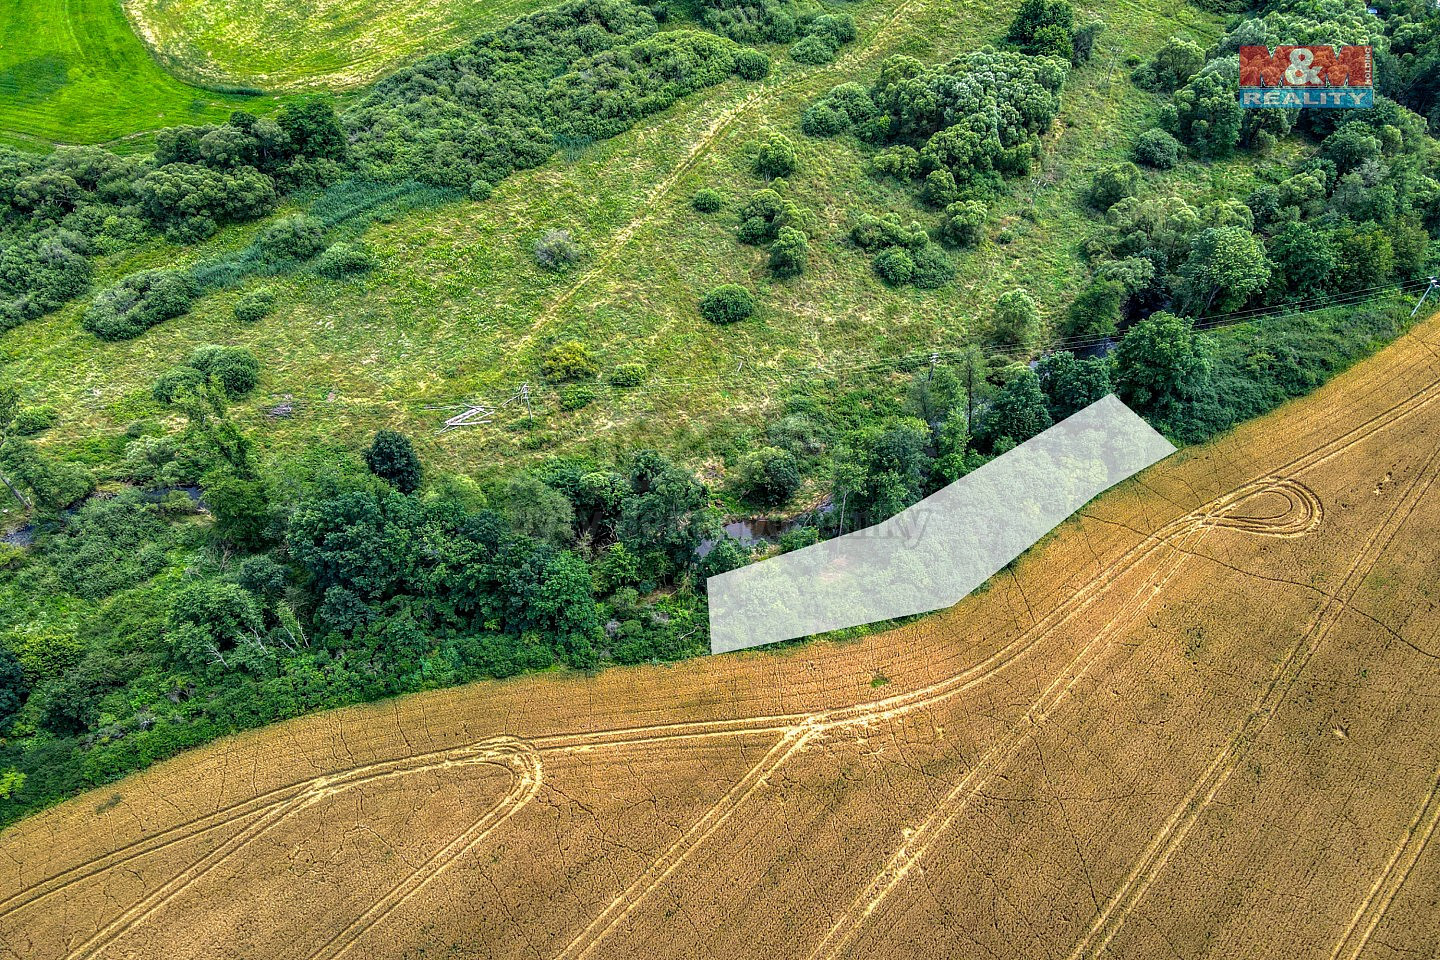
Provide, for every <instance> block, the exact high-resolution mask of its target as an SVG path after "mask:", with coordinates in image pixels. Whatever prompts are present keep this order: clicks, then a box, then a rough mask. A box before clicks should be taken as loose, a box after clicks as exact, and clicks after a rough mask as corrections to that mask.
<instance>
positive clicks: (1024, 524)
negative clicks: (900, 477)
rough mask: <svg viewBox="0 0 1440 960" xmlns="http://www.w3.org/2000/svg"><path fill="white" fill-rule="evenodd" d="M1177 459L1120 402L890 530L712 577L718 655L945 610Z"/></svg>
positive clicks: (989, 469)
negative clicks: (1151, 470)
mask: <svg viewBox="0 0 1440 960" xmlns="http://www.w3.org/2000/svg"><path fill="white" fill-rule="evenodd" d="M1174 452H1175V447H1174V446H1173V445H1172V444H1171V443H1170V442H1169V441H1168V440H1166V439H1165V438H1164V437H1162V436H1161V435H1160V434H1158V433H1156V432H1155V431H1154V430H1153V429H1151V427H1150V425H1149V424H1147V423H1146V422H1145V421H1144V420H1142V419H1140V417H1139V416H1138V415H1136V413H1135V412H1134V411H1133V410H1131V409H1130V408H1129V407H1127V406H1126V405H1125V404H1124V403H1123V402H1122V401H1121V400H1120V399H1119V398H1117V397H1115V396H1114V395H1111V396H1107V397H1104V398H1103V399H1101V400H1097V401H1096V402H1094V403H1092V404H1091V405H1090V406H1088V407H1086V408H1085V409H1084V410H1081V411H1080V412H1079V413H1076V414H1075V415H1074V416H1071V417H1069V418H1067V419H1065V420H1063V421H1062V422H1060V423H1058V424H1056V425H1055V426H1053V427H1051V428H1050V429H1048V430H1046V431H1045V432H1044V433H1042V434H1040V435H1039V436H1037V437H1034V438H1032V439H1030V440H1027V441H1026V442H1025V443H1022V444H1021V445H1019V446H1018V447H1015V448H1014V449H1013V450H1011V451H1009V452H1008V453H1006V454H1004V455H1002V456H999V457H996V458H995V459H994V460H992V461H990V462H989V463H987V464H985V465H984V466H983V467H981V468H979V469H978V470H976V471H975V472H973V473H971V474H969V475H967V476H965V477H962V478H960V479H959V480H957V481H955V482H954V483H952V484H950V485H949V486H947V487H945V488H944V489H943V490H940V491H939V492H937V493H935V494H932V495H931V496H929V497H926V498H925V499H924V500H922V501H920V502H919V503H917V504H915V505H914V506H912V507H909V508H908V509H906V510H903V511H901V512H900V513H898V514H896V515H895V516H893V517H891V518H890V519H889V520H886V521H884V522H883V523H879V524H876V525H875V526H873V527H867V528H865V529H863V530H857V531H855V532H853V533H847V534H845V535H844V536H841V537H836V538H835V539H833V540H828V541H826V542H824V543H818V544H815V545H814V546H810V547H805V548H804V549H802V550H796V551H794V552H793V553H788V554H785V555H783V556H779V557H774V558H772V559H769V560H764V561H761V562H759V563H753V564H750V565H749V566H745V567H741V568H739V569H738V570H732V571H730V572H729V573H722V574H719V575H717V576H714V577H711V578H710V579H709V581H708V588H709V594H710V652H711V653H725V652H728V651H731V650H741V649H744V648H746V647H756V646H760V645H762V644H766V643H776V642H778V641H781V640H790V639H793V638H795V637H806V636H810V635H812V634H817V633H825V632H828V631H830V630H839V629H843V628H845V627H853V626H858V625H860V624H865V623H875V622H877V621H880V620H891V619H894V618H896V617H904V616H909V615H911V614H917V613H927V612H929V611H931V610H939V609H942V608H944V607H949V606H952V605H954V604H955V603H957V602H958V601H959V600H960V599H961V598H963V597H964V596H965V595H966V594H968V593H969V592H970V591H971V590H974V589H975V588H976V587H978V586H979V585H980V584H982V583H984V582H985V581H986V580H988V579H989V578H990V577H991V576H992V575H993V574H995V573H996V572H997V571H999V570H1000V569H1002V568H1003V567H1004V566H1005V565H1006V564H1007V563H1009V562H1010V561H1011V560H1014V559H1015V558H1016V557H1018V556H1019V555H1020V554H1021V553H1023V552H1024V551H1025V550H1026V549H1027V548H1028V547H1030V546H1031V545H1032V544H1034V543H1035V542H1036V541H1038V540H1039V539H1040V538H1041V537H1043V536H1045V534H1047V533H1049V532H1050V531H1051V530H1053V529H1054V528H1055V527H1056V526H1058V525H1059V524H1060V523H1061V522H1062V521H1064V520H1065V518H1066V517H1068V516H1070V515H1071V514H1072V513H1074V512H1075V511H1076V510H1079V509H1080V508H1081V507H1083V506H1084V505H1085V504H1087V503H1089V502H1090V501H1091V500H1092V499H1094V498H1095V497H1096V496H1097V495H1099V494H1100V493H1101V492H1103V491H1105V490H1107V489H1109V488H1110V487H1112V486H1114V485H1115V484H1117V483H1119V482H1120V481H1122V480H1125V479H1126V478H1128V477H1131V476H1133V475H1134V474H1136V473H1138V472H1140V471H1141V470H1143V469H1145V468H1146V467H1148V466H1150V465H1151V464H1153V463H1156V462H1157V461H1159V460H1163V459H1164V458H1165V457H1168V456H1169V455H1170V454H1172V453H1174Z"/></svg>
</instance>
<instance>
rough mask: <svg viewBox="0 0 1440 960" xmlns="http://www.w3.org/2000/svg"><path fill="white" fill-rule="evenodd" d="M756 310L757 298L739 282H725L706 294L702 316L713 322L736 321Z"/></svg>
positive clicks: (701, 311)
mask: <svg viewBox="0 0 1440 960" xmlns="http://www.w3.org/2000/svg"><path fill="white" fill-rule="evenodd" d="M754 312H755V298H754V297H753V296H752V295H751V293H750V291H749V290H746V289H745V288H744V287H742V286H740V285H739V284H738V283H725V284H721V285H720V286H718V287H716V288H714V289H713V290H711V291H710V292H709V293H707V294H705V297H704V299H702V300H701V301H700V316H702V317H704V318H705V319H706V320H709V321H710V322H711V323H734V322H735V321H737V320H744V319H745V318H746V317H749V316H750V315H751V314H753V313H754Z"/></svg>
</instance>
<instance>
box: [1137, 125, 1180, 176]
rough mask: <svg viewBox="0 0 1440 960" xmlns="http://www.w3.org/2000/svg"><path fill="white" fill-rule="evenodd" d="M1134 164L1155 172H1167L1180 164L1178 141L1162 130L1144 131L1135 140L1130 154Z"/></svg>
mask: <svg viewBox="0 0 1440 960" xmlns="http://www.w3.org/2000/svg"><path fill="white" fill-rule="evenodd" d="M1130 155H1131V157H1132V158H1134V160H1135V162H1136V163H1143V164H1145V166H1147V167H1154V168H1155V169H1156V170H1169V169H1171V168H1172V167H1174V166H1175V164H1177V163H1179V162H1180V141H1178V140H1176V139H1175V138H1174V137H1172V136H1170V134H1168V133H1166V132H1165V131H1164V130H1153V129H1152V130H1146V131H1145V132H1144V133H1142V134H1140V136H1139V137H1138V138H1136V140H1135V149H1134V151H1132V153H1131V154H1130Z"/></svg>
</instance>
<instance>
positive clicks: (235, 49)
mask: <svg viewBox="0 0 1440 960" xmlns="http://www.w3.org/2000/svg"><path fill="white" fill-rule="evenodd" d="M544 5H545V0H440V2H437V0H396V2H393V3H377V2H376V0H298V2H296V0H249V2H246V3H235V2H233V0H126V12H127V13H128V14H129V16H130V18H131V21H132V22H133V23H134V24H135V28H136V30H137V32H139V33H140V35H141V36H142V37H144V38H145V40H146V42H147V43H149V44H150V47H151V49H152V50H154V51H155V53H156V55H157V56H158V57H160V59H161V60H162V61H163V62H164V63H165V65H166V66H168V67H169V68H170V69H171V70H173V71H174V72H175V73H176V74H177V75H179V76H181V77H185V78H187V79H192V80H199V81H202V82H208V83H227V84H236V85H240V86H247V87H260V88H263V89H266V90H295V89H313V88H317V87H324V88H329V89H336V88H345V87H353V86H357V85H360V84H363V83H366V82H368V81H371V80H374V79H375V78H377V77H379V76H381V75H383V74H385V73H386V72H388V71H389V70H391V69H393V68H394V67H397V66H399V65H400V64H403V63H407V62H409V61H411V60H413V59H415V58H416V57H419V56H421V55H422V54H425V53H430V52H433V51H435V50H441V49H444V48H446V47H449V46H453V45H455V44H457V43H460V42H463V41H464V40H466V39H468V38H470V37H473V36H475V35H476V34H478V33H482V32H484V31H486V30H491V29H494V28H495V27H498V26H501V25H503V24H505V23H507V22H509V21H510V20H513V19H514V18H515V17H518V16H521V15H523V14H526V13H529V12H530V11H532V10H534V9H536V8H537V7H541V6H544Z"/></svg>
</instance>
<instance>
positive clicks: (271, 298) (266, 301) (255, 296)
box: [235, 287, 275, 323]
mask: <svg viewBox="0 0 1440 960" xmlns="http://www.w3.org/2000/svg"><path fill="white" fill-rule="evenodd" d="M274 311H275V294H274V293H273V292H271V291H270V290H268V289H266V288H264V287H262V288H261V289H259V290H252V291H250V292H249V293H247V294H245V295H244V296H242V297H241V298H240V299H239V300H236V301H235V319H236V320H239V321H240V322H241V323H257V322H259V321H260V320H263V319H265V318H266V317H268V316H270V314H271V313H273V312H274Z"/></svg>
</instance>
